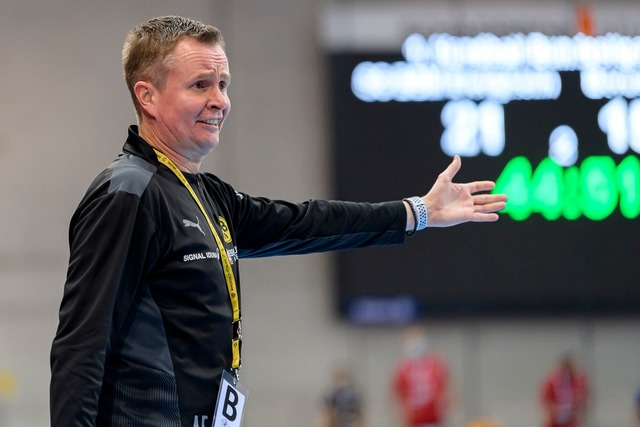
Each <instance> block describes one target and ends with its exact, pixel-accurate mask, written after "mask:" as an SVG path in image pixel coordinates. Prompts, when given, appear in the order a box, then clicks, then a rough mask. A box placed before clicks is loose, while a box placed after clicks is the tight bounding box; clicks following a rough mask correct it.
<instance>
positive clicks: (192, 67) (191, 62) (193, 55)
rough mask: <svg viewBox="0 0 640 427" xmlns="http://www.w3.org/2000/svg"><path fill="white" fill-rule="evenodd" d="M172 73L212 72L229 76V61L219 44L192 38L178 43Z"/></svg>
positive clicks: (174, 52)
mask: <svg viewBox="0 0 640 427" xmlns="http://www.w3.org/2000/svg"><path fill="white" fill-rule="evenodd" d="M172 62H173V66H172V67H171V68H172V71H177V72H199V73H202V72H207V71H209V72H211V71H215V72H217V73H218V74H225V75H227V76H228V75H229V61H228V60H227V55H226V53H225V52H224V49H223V48H222V47H221V46H220V45H218V44H206V43H201V42H199V41H197V40H194V39H192V38H188V37H187V38H184V39H182V40H180V41H179V42H178V44H177V45H176V48H175V50H174V51H173V61H172Z"/></svg>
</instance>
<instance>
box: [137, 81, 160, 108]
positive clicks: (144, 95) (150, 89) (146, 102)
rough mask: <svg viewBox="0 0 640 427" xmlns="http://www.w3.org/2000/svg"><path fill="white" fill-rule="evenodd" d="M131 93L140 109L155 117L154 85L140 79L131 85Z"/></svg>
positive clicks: (155, 90)
mask: <svg viewBox="0 0 640 427" xmlns="http://www.w3.org/2000/svg"><path fill="white" fill-rule="evenodd" d="M133 93H134V94H135V95H136V98H137V99H138V103H139V104H140V107H141V108H142V111H143V112H144V113H146V114H148V115H150V116H151V117H155V116H156V114H155V111H156V105H155V100H156V97H155V95H156V93H157V89H156V87H155V86H154V85H153V84H151V83H149V82H146V81H143V80H141V81H138V82H136V84H135V85H133Z"/></svg>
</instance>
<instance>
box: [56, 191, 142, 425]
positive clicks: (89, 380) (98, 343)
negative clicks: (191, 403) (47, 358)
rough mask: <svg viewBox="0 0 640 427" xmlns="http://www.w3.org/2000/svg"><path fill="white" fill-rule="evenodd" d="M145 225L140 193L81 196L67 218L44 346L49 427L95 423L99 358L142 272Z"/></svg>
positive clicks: (105, 353)
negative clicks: (51, 334) (58, 294)
mask: <svg viewBox="0 0 640 427" xmlns="http://www.w3.org/2000/svg"><path fill="white" fill-rule="evenodd" d="M151 224H152V221H151V220H150V219H149V217H148V215H147V214H146V211H144V210H143V209H141V208H140V203H139V197H138V196H136V195H133V194H129V193H126V192H123V191H116V192H113V193H109V194H105V195H102V196H100V197H97V198H94V199H93V200H86V199H85V201H83V202H81V204H80V206H79V208H78V210H77V211H76V213H75V215H74V217H73V219H72V223H71V227H70V232H69V240H70V259H69V266H68V271H67V279H66V283H65V289H64V295H63V299H62V303H61V306H60V319H59V320H60V323H59V326H58V330H57V333H56V336H55V338H54V340H53V345H52V349H51V385H50V411H51V425H52V426H54V427H57V426H59V427H73V426H94V425H95V423H96V416H97V412H98V401H99V396H100V389H101V386H102V378H103V374H104V369H105V361H106V359H107V358H108V356H109V351H110V348H112V346H113V345H114V343H115V340H116V338H117V333H118V330H119V328H120V327H121V326H122V323H123V322H124V320H125V317H126V313H127V310H128V308H129V307H130V305H131V302H132V300H133V298H134V296H135V292H136V290H137V286H138V284H139V283H140V281H141V277H143V270H144V269H145V260H148V259H149V258H148V252H149V250H150V249H149V247H150V246H151V245H150V241H149V240H150V239H151V237H150V236H152V227H153V226H152V225H151ZM133 260H135V262H132V261H133Z"/></svg>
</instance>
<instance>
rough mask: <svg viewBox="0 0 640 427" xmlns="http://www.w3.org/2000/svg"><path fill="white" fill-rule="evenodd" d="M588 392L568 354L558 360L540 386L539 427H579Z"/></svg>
mask: <svg viewBox="0 0 640 427" xmlns="http://www.w3.org/2000/svg"><path fill="white" fill-rule="evenodd" d="M588 397H589V388H588V385H587V377H586V374H585V373H584V372H583V371H582V370H581V369H580V368H579V367H578V365H577V363H576V360H575V358H574V356H573V355H572V354H569V353H567V354H565V355H563V356H562V357H561V359H560V362H559V364H558V365H557V366H556V367H555V368H554V369H552V370H551V372H549V374H548V375H547V376H546V377H545V379H544V381H543V383H542V389H541V390H540V401H541V405H542V410H543V416H544V422H543V427H580V426H582V425H583V423H584V421H585V417H586V412H587V404H588Z"/></svg>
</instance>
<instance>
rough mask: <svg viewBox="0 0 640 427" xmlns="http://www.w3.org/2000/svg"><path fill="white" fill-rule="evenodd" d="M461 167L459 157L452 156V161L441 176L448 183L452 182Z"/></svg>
mask: <svg viewBox="0 0 640 427" xmlns="http://www.w3.org/2000/svg"><path fill="white" fill-rule="evenodd" d="M461 166H462V160H461V159H460V156H458V155H457V154H456V155H455V156H453V160H452V161H451V163H450V164H449V166H447V168H446V169H445V170H444V172H442V175H444V176H445V177H446V178H448V179H449V180H450V181H453V178H454V177H455V176H456V174H457V173H458V171H459V170H460V167H461Z"/></svg>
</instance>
